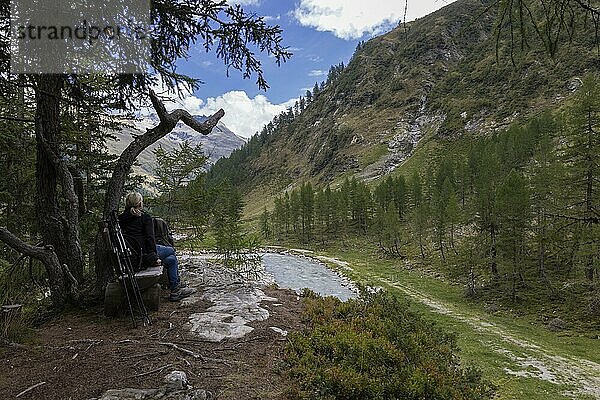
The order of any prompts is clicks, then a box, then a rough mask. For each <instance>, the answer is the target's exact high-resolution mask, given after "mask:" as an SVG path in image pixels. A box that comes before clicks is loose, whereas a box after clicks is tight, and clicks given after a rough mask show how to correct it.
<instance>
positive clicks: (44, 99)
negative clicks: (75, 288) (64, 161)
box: [35, 75, 83, 291]
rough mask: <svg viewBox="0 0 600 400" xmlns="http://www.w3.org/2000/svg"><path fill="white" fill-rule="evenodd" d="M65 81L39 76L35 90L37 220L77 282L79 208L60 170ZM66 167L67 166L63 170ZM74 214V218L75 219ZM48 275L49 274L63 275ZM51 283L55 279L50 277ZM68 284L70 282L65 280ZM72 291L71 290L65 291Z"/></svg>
mask: <svg viewBox="0 0 600 400" xmlns="http://www.w3.org/2000/svg"><path fill="white" fill-rule="evenodd" d="M62 86H63V77H62V76H60V75H40V76H39V77H38V79H37V88H36V105H37V108H36V116H35V133H36V147H37V153H36V156H37V158H36V217H37V223H38V228H39V230H40V234H41V236H42V241H43V243H44V244H46V245H51V246H52V247H53V249H54V251H55V252H56V255H57V256H58V260H59V262H60V265H66V266H67V267H68V270H69V271H71V273H72V274H73V276H74V277H75V279H76V280H77V281H79V282H81V280H82V278H83V254H82V252H81V246H80V243H79V218H78V215H77V214H78V207H77V205H74V204H72V202H71V201H70V197H69V195H70V194H71V190H72V187H68V182H66V181H67V180H68V179H69V178H70V179H71V182H70V183H71V185H72V183H73V182H72V177H71V176H70V174H69V173H68V171H66V172H65V171H64V170H62V169H61V166H60V165H58V163H60V162H61V160H60V157H59V156H58V155H59V154H60V151H59V149H58V146H57V144H56V143H57V142H58V141H59V137H60V101H61V90H62ZM62 167H64V166H62ZM59 182H60V183H61V186H62V189H63V193H64V196H65V198H66V199H67V202H68V203H69V204H67V206H66V212H65V215H66V218H65V215H63V213H62V212H61V204H60V201H59V193H58V183H59ZM73 212H74V213H75V215H73ZM61 271H62V269H59V270H58V271H47V272H48V274H52V273H61ZM49 278H50V279H51V280H53V279H56V278H55V277H49ZM63 281H64V282H65V284H67V285H68V284H69V280H66V279H63ZM65 290H67V291H69V289H65Z"/></svg>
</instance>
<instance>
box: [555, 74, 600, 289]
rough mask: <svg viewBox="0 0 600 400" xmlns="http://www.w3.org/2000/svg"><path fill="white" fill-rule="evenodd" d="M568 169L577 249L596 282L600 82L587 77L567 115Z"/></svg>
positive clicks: (570, 212) (569, 202)
mask: <svg viewBox="0 0 600 400" xmlns="http://www.w3.org/2000/svg"><path fill="white" fill-rule="evenodd" d="M564 119H565V126H564V133H565V135H566V138H565V139H566V142H567V146H566V148H565V150H564V153H565V158H566V159H565V162H566V164H567V166H568V182H567V183H568V185H569V187H570V193H569V196H568V198H567V209H568V212H567V213H566V214H565V217H566V218H567V219H571V220H575V221H578V222H579V230H580V231H579V234H578V235H577V237H578V240H577V242H578V243H576V248H577V249H578V253H579V255H580V257H581V259H583V260H584V269H585V276H586V277H587V279H588V280H589V281H593V280H594V278H595V276H596V275H597V270H598V263H599V256H598V253H599V247H598V243H599V242H600V237H598V229H597V226H598V224H599V221H600V211H599V210H600V188H599V187H598V186H599V185H600V135H599V134H598V132H599V129H600V83H599V80H598V77H597V76H595V75H589V76H587V77H586V78H585V79H584V81H583V85H582V87H581V88H580V89H579V91H578V92H577V94H576V95H575V98H574V99H573V103H572V105H571V106H570V107H569V108H568V109H567V111H566V112H565V115H564Z"/></svg>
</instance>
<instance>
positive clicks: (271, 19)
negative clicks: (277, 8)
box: [263, 14, 281, 22]
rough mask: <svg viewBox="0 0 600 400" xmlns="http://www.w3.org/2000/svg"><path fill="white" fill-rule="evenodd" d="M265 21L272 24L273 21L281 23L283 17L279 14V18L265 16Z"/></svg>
mask: <svg viewBox="0 0 600 400" xmlns="http://www.w3.org/2000/svg"><path fill="white" fill-rule="evenodd" d="M263 19H264V20H265V21H266V22H271V21H279V20H281V15H279V14H277V16H273V15H265V16H263Z"/></svg>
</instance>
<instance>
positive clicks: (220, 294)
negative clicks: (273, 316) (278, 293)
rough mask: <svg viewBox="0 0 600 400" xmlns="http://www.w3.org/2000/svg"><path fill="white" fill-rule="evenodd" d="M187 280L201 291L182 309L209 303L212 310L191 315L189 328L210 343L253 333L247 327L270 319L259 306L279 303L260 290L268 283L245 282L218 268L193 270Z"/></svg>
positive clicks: (188, 300) (183, 303) (266, 312)
mask: <svg viewBox="0 0 600 400" xmlns="http://www.w3.org/2000/svg"><path fill="white" fill-rule="evenodd" d="M195 263H197V261H196V260H195ZM188 280H189V281H190V283H191V284H192V286H194V287H198V288H199V289H200V290H199V291H198V293H197V294H195V295H192V296H190V297H188V298H187V299H185V300H183V302H182V306H186V305H190V304H193V303H196V302H199V301H210V302H211V303H213V306H211V307H209V308H208V309H207V310H206V311H205V312H202V313H194V314H191V315H190V316H189V323H188V324H187V328H188V329H190V331H192V332H193V333H194V334H196V335H197V336H198V337H200V338H201V339H203V340H206V341H209V342H220V341H222V340H224V339H237V338H241V337H243V336H245V335H246V334H248V333H250V332H252V330H253V329H254V328H252V327H251V326H248V325H247V324H248V323H249V322H252V321H264V320H266V319H267V318H269V311H267V310H266V309H264V308H262V307H261V306H260V303H261V302H263V301H270V302H276V301H277V299H275V298H272V297H268V296H267V295H265V293H264V292H263V291H262V290H261V289H260V287H261V286H262V285H264V284H265V283H266V282H264V281H260V282H259V281H254V282H253V281H246V282H242V281H240V280H239V278H238V277H237V276H236V275H235V273H233V272H231V271H228V270H226V269H225V268H221V267H218V266H212V265H211V266H210V268H196V269H192V268H190V269H189V270H188Z"/></svg>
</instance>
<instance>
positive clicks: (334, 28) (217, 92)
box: [171, 0, 452, 137]
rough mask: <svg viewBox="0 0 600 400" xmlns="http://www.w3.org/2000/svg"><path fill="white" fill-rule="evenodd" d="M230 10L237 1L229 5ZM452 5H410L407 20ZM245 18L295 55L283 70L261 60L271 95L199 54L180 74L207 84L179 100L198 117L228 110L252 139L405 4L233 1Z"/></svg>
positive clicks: (238, 129)
mask: <svg viewBox="0 0 600 400" xmlns="http://www.w3.org/2000/svg"><path fill="white" fill-rule="evenodd" d="M234 2H235V1H234ZM451 2H452V1H451V0H408V12H407V20H413V19H415V18H419V17H422V16H424V15H426V14H429V13H431V12H433V11H435V10H436V9H439V8H441V7H443V6H445V5H447V4H449V3H451ZM236 3H239V4H241V5H242V6H243V8H244V9H245V10H246V11H248V12H253V13H256V14H257V15H261V16H265V17H266V18H267V19H268V21H269V23H270V24H273V25H275V24H276V25H280V26H281V27H282V29H283V42H284V44H285V45H286V46H288V47H289V49H290V51H292V52H293V53H294V55H293V57H292V58H291V59H290V60H288V61H287V62H286V63H284V64H282V66H281V67H277V66H276V64H275V62H274V60H273V59H272V58H269V57H268V56H266V55H260V59H261V60H262V63H263V69H264V72H265V77H266V79H267V82H268V83H269V86H270V89H268V90H267V91H266V92H265V91H261V90H258V88H257V86H256V77H253V78H251V79H242V76H241V73H239V72H238V71H235V70H231V71H230V74H229V77H227V76H226V70H225V68H224V66H223V63H222V61H221V60H218V59H217V58H216V57H215V56H214V54H213V53H206V52H205V51H204V49H203V48H201V47H200V46H198V47H196V48H194V49H192V52H191V57H190V59H189V60H186V61H181V62H180V63H179V69H180V72H183V73H186V74H187V75H190V76H192V77H195V78H198V79H201V80H202V81H203V82H205V83H204V84H203V85H202V86H201V87H200V89H199V90H197V91H196V92H195V93H190V94H188V95H186V96H184V99H182V100H177V101H176V103H173V104H172V105H171V106H172V107H175V106H177V107H184V108H186V109H188V111H190V112H192V113H195V114H209V113H213V112H215V111H216V110H218V109H219V108H224V109H225V113H226V115H225V117H223V122H224V123H225V124H226V125H227V126H228V127H229V128H230V129H232V130H233V131H234V132H235V133H237V134H238V135H240V136H243V137H249V136H251V135H252V134H253V133H254V132H256V131H258V130H260V129H261V128H262V126H264V124H266V123H267V122H268V121H270V120H271V118H272V117H273V116H274V115H276V114H278V113H280V112H281V111H283V110H285V109H286V108H287V107H289V106H290V105H292V104H293V103H294V101H295V100H296V99H297V98H298V97H299V96H300V95H303V94H304V93H305V92H306V90H307V89H308V88H312V87H313V86H314V84H315V82H317V81H318V82H320V81H322V80H325V78H326V73H327V71H328V70H329V67H330V66H331V65H334V64H338V63H340V62H344V63H347V62H348V60H349V59H350V57H351V56H352V54H353V52H354V50H355V48H356V45H357V43H358V42H359V41H360V40H368V39H370V38H371V37H374V36H377V35H378V34H381V33H384V32H387V31H389V30H390V29H392V28H393V27H395V26H396V25H397V24H398V21H399V20H401V19H402V18H403V15H404V2H403V1H402V0H370V1H364V0H295V1H291V0H237V2H236Z"/></svg>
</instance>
